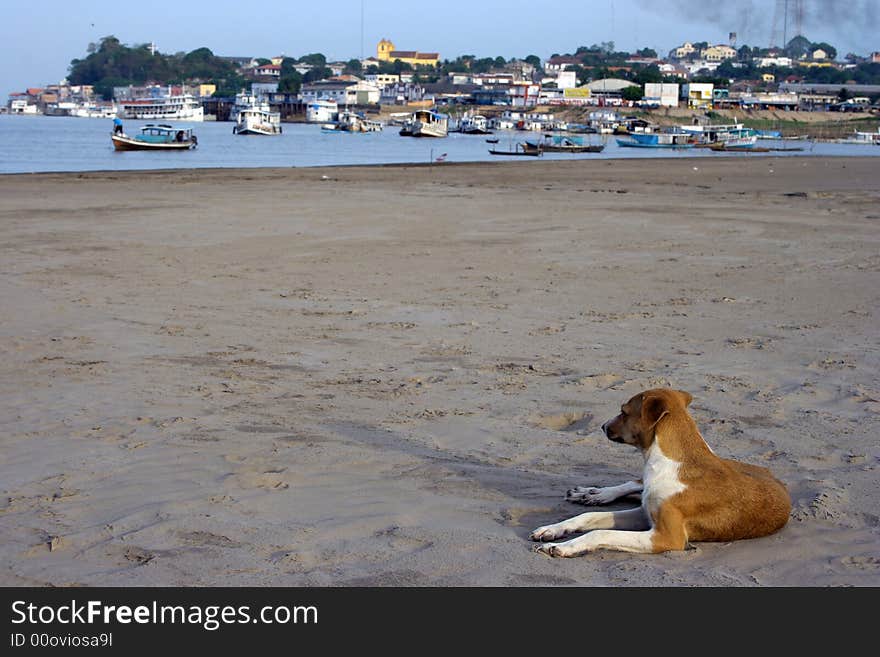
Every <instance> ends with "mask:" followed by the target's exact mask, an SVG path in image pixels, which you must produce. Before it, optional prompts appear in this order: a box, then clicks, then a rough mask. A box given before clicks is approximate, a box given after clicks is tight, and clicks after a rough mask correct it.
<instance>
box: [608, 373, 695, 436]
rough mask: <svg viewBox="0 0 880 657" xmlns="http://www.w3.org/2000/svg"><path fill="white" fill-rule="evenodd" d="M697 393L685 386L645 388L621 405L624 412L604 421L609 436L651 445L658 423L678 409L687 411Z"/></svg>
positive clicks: (621, 410)
mask: <svg viewBox="0 0 880 657" xmlns="http://www.w3.org/2000/svg"><path fill="white" fill-rule="evenodd" d="M692 399H693V397H691V395H690V394H689V393H687V392H684V391H683V390H672V389H670V388H654V389H653V390H645V391H644V392H640V393H639V394H637V395H636V396H635V397H633V398H632V399H630V400H629V401H628V402H626V403H625V404H624V405H623V406H621V407H620V415H618V416H617V417H614V418H611V419H610V420H608V421H607V422H606V423H605V424H603V425H602V431H604V432H605V435H606V436H607V437H608V439H609V440H613V441H614V442H617V443H625V444H627V445H634V446H635V447H638V448H640V449H643V450H646V449H648V448H649V447H650V446H651V445H652V444H653V442H654V437H655V436H656V434H657V425H658V424H659V423H660V420H662V419H663V418H664V417H666V416H667V415H669V414H671V413H675V412H676V411H682V412H684V413H687V407H688V404H690V403H691V400H692Z"/></svg>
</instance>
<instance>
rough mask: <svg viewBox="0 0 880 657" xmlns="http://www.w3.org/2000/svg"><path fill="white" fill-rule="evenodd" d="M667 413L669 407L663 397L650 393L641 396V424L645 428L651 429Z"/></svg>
mask: <svg viewBox="0 0 880 657" xmlns="http://www.w3.org/2000/svg"><path fill="white" fill-rule="evenodd" d="M668 414H669V409H668V408H667V406H666V400H665V399H663V397H661V396H659V395H651V396H649V397H643V398H642V424H643V425H644V427H645V428H646V429H653V428H654V427H655V426H656V425H657V423H658V422H659V421H660V420H662V419H663V417H664V416H665V415H668Z"/></svg>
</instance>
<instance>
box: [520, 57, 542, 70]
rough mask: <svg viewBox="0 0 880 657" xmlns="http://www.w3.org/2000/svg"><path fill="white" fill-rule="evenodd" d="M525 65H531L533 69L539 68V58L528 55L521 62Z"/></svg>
mask: <svg viewBox="0 0 880 657" xmlns="http://www.w3.org/2000/svg"><path fill="white" fill-rule="evenodd" d="M523 61H524V62H525V63H526V64H531V65H532V66H534V67H535V68H541V58H540V57H538V56H537V55H529V56H528V57H526V58H525V59H524V60H523Z"/></svg>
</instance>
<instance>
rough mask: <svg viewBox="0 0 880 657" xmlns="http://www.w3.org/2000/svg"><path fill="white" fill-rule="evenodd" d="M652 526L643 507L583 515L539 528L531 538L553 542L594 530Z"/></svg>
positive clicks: (636, 528) (637, 528)
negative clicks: (569, 535)
mask: <svg viewBox="0 0 880 657" xmlns="http://www.w3.org/2000/svg"><path fill="white" fill-rule="evenodd" d="M650 526H651V523H650V521H649V520H648V516H647V515H646V514H645V511H644V510H643V509H642V507H640V506H638V507H636V508H635V509H627V510H626V511H593V512H589V513H582V514H580V515H579V516H575V517H574V518H569V519H568V520H563V521H562V522H557V523H555V524H553V525H545V526H543V527H538V528H537V529H536V530H535V531H533V532H532V533H531V534H530V535H529V538H531V539H532V540H533V541H552V540H553V539H555V538H560V537H561V536H565V535H566V534H574V533H575V532H586V531H590V530H593V529H625V530H630V531H635V530H640V529H642V530H644V529H648V528H649V527H650Z"/></svg>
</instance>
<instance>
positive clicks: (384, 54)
mask: <svg viewBox="0 0 880 657" xmlns="http://www.w3.org/2000/svg"><path fill="white" fill-rule="evenodd" d="M392 52H394V44H393V43H391V42H390V41H389V40H388V39H382V40H381V41H380V42H379V45H378V46H377V47H376V59H378V60H379V61H380V62H390V61H391V53H392Z"/></svg>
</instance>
